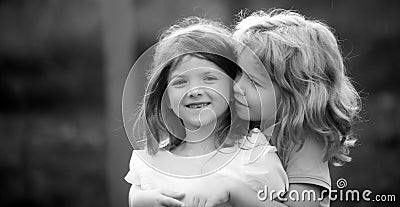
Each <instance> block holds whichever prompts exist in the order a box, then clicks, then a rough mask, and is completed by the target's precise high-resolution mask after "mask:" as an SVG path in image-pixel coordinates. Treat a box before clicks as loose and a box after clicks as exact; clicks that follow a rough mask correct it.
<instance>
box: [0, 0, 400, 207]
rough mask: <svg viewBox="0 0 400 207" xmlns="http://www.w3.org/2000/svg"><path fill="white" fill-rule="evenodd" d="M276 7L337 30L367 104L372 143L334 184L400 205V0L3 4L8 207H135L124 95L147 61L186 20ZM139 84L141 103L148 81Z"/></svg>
mask: <svg viewBox="0 0 400 207" xmlns="http://www.w3.org/2000/svg"><path fill="white" fill-rule="evenodd" d="M273 7H279V8H286V9H295V10H299V11H301V12H302V13H303V14H305V15H306V16H310V17H313V18H316V19H321V20H323V21H324V22H326V23H328V24H329V25H331V26H332V27H333V28H334V29H335V32H336V35H337V36H338V38H339V40H340V43H341V45H342V50H343V54H344V56H345V60H346V66H347V68H348V70H349V75H350V76H351V77H352V79H353V81H354V83H355V86H356V88H357V89H358V91H360V92H361V96H362V97H363V111H362V116H363V119H364V122H362V123H360V124H359V126H358V128H357V130H356V134H357V136H358V138H359V139H360V142H361V145H360V147H358V148H355V149H354V150H353V151H352V156H353V163H352V164H349V165H347V166H344V167H332V168H331V172H332V188H333V189H338V188H337V186H336V184H335V183H336V180H337V179H338V178H345V179H346V180H347V182H348V185H347V188H346V189H358V190H365V189H369V190H371V191H372V192H373V193H372V195H375V194H386V195H396V200H399V199H400V195H399V193H398V192H400V168H398V165H399V164H400V93H399V91H400V83H399V80H400V63H399V60H400V55H399V54H400V21H398V19H400V12H399V9H400V2H399V1H397V0H387V1H366V0H353V1H334V0H330V1H311V0H299V1H293V0H271V1H266V0H234V1H228V0H220V1H212V0H203V1H195V0H157V1H156V0H113V1H108V0H68V1H62V0H1V1H0V29H1V30H0V100H1V101H0V206H5V207H11V206H30V207H34V206H43V207H50V206H57V207H64V206H65V207H67V206H68V207H83V206H85V207H87V206H93V207H106V206H113V207H114V206H128V202H127V194H128V187H129V186H128V184H127V183H126V182H125V181H124V180H123V177H124V175H125V174H126V172H127V171H128V161H129V158H130V151H131V149H132V148H131V145H130V144H129V141H128V139H127V137H126V134H125V132H124V128H123V122H122V115H121V98H122V89H123V85H124V81H125V78H126V76H127V75H128V73H129V69H130V68H131V67H132V65H133V64H134V62H135V60H136V59H137V58H138V57H139V55H140V54H141V53H143V52H144V51H145V50H146V49H147V48H149V47H150V46H152V45H153V44H154V43H156V37H157V35H158V34H160V32H161V31H162V30H163V29H165V28H167V27H168V25H170V24H172V23H174V22H175V21H176V20H178V19H180V18H182V17H186V16H189V15H196V16H201V17H206V18H212V19H218V20H221V21H223V22H224V23H226V24H227V25H230V24H232V22H233V19H234V14H236V13H238V12H239V11H240V10H241V9H244V8H247V9H249V10H250V11H252V10H258V9H261V8H265V9H269V8H273ZM134 87H135V88H137V91H136V93H137V95H134V96H133V97H137V99H139V98H140V95H141V94H142V93H143V91H144V85H143V80H142V78H140V77H139V78H137V80H136V82H135V86H134ZM397 202H398V201H397ZM397 202H340V201H336V202H333V203H332V206H397Z"/></svg>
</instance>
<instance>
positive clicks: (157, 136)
mask: <svg viewBox="0 0 400 207" xmlns="http://www.w3.org/2000/svg"><path fill="white" fill-rule="evenodd" d="M231 35H232V34H231V32H230V30H229V29H228V28H227V27H225V26H223V24H222V23H219V22H216V21H212V20H207V19H202V18H198V17H188V18H185V19H183V20H181V21H179V22H178V23H177V24H175V25H172V26H171V27H170V28H169V29H167V30H165V31H164V32H163V33H162V34H161V36H160V37H159V42H158V43H157V46H156V48H155V51H154V55H153V62H152V64H151V68H150V69H149V70H148V71H147V78H148V85H147V90H146V92H145V95H144V98H143V101H142V104H141V107H140V111H139V114H138V119H137V120H136V122H135V124H134V129H133V131H134V136H135V137H136V139H137V140H138V142H140V141H142V142H146V147H147V151H148V152H149V154H156V153H157V152H158V150H159V148H160V143H161V142H163V141H165V140H167V142H166V143H167V144H166V145H165V146H163V148H165V149H167V150H170V149H171V148H173V147H175V146H178V145H179V144H181V142H182V138H183V137H180V138H178V137H177V136H176V134H174V131H173V130H171V129H172V128H169V126H168V124H170V123H167V121H166V120H165V119H164V118H165V117H167V118H171V117H172V119H173V121H172V122H175V123H172V124H175V126H176V124H177V123H178V125H179V123H180V120H179V118H178V117H177V116H176V114H175V113H174V112H173V111H172V110H171V109H169V108H167V107H165V100H164V99H163V95H164V93H165V91H166V88H167V85H168V75H169V73H170V72H171V71H172V70H173V69H174V68H175V67H176V66H177V65H178V64H179V63H180V62H181V61H182V59H183V58H184V57H185V56H193V57H196V58H200V59H204V60H208V61H211V62H213V63H214V64H215V65H217V66H218V67H220V68H221V69H222V70H223V71H224V72H225V73H226V74H227V75H228V76H229V77H230V78H231V79H232V80H234V79H235V77H236V74H237V73H238V72H239V70H240V68H239V66H238V65H237V64H236V63H235V57H236V56H235V54H234V45H233V43H232V39H231ZM164 113H167V114H164ZM217 124H218V125H217V129H216V136H217V139H216V142H222V141H221V140H222V139H223V138H225V137H226V135H227V134H228V133H229V132H230V129H231V113H230V109H228V110H227V111H226V112H225V113H224V114H223V115H222V117H218V123H217ZM220 144H221V143H216V146H217V147H218V146H219V145H220ZM139 145H140V144H139ZM142 146H143V145H142Z"/></svg>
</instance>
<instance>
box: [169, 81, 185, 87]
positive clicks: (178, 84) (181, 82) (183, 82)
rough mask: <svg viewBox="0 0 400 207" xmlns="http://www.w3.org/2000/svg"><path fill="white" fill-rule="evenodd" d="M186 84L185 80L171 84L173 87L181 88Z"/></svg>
mask: <svg viewBox="0 0 400 207" xmlns="http://www.w3.org/2000/svg"><path fill="white" fill-rule="evenodd" d="M185 83H186V80H175V81H173V82H172V83H171V85H173V86H182V85H184V84H185Z"/></svg>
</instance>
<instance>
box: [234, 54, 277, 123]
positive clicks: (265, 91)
mask: <svg viewBox="0 0 400 207" xmlns="http://www.w3.org/2000/svg"><path fill="white" fill-rule="evenodd" d="M238 63H239V65H240V66H241V67H242V69H243V73H242V74H241V76H239V77H238V78H237V80H236V84H235V86H234V97H235V105H236V112H237V114H238V116H239V117H240V118H241V119H243V120H248V121H264V122H265V123H266V124H268V125H271V124H273V122H274V121H275V115H276V108H277V104H276V103H277V100H279V99H280V92H279V90H277V87H276V85H275V83H273V82H272V81H271V80H270V79H269V77H268V75H267V72H266V70H265V68H264V67H263V66H262V65H261V63H260V62H259V61H257V60H256V59H255V56H254V55H253V54H251V53H250V52H249V51H247V50H244V51H243V52H242V53H241V54H240V55H239V58H238Z"/></svg>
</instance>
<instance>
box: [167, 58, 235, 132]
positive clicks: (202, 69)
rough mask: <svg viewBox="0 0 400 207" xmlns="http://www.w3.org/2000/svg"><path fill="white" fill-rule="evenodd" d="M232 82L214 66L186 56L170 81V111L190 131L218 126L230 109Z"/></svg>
mask: <svg viewBox="0 0 400 207" xmlns="http://www.w3.org/2000/svg"><path fill="white" fill-rule="evenodd" d="M231 82H232V80H231V79H230V78H229V76H227V75H226V74H225V73H224V72H223V70H222V69H221V68H219V67H218V66H217V65H215V64H214V63H213V62H211V61H208V60H205V59H200V58H197V57H194V56H185V57H184V58H183V59H182V61H181V62H180V63H179V64H178V65H177V66H176V67H175V68H174V69H172V71H171V72H170V74H169V77H168V87H167V94H168V98H169V107H170V108H171V109H172V110H173V111H174V113H175V114H176V115H177V116H178V117H179V118H181V119H182V121H183V123H184V124H185V127H186V128H188V129H191V130H193V129H197V128H198V127H200V126H205V125H209V124H215V123H216V120H217V117H220V116H221V115H222V114H223V113H225V112H226V110H227V108H228V102H229V100H230V98H231V97H230V94H231V87H232V85H231Z"/></svg>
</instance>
